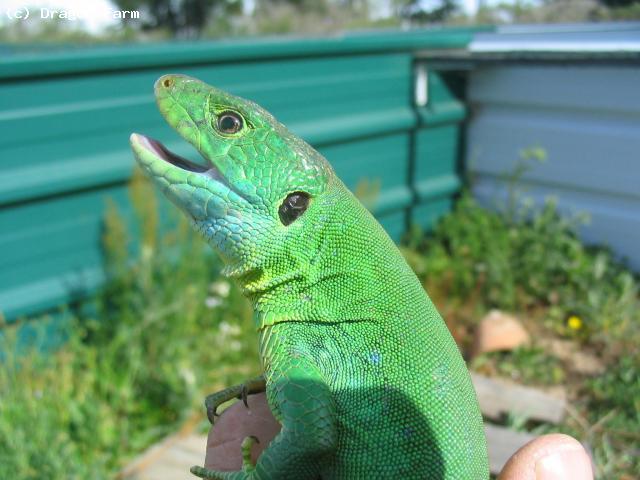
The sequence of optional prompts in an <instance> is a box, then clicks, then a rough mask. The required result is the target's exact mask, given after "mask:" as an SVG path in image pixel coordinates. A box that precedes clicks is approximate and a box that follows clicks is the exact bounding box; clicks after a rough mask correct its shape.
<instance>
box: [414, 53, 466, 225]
mask: <svg viewBox="0 0 640 480" xmlns="http://www.w3.org/2000/svg"><path fill="white" fill-rule="evenodd" d="M418 68H425V69H427V77H426V82H427V89H426V92H427V96H426V104H425V105H424V106H421V107H420V108H418V118H419V129H418V130H417V131H416V133H415V137H414V149H415V157H414V159H413V165H412V180H411V181H412V187H413V189H414V191H415V194H416V204H415V206H414V207H413V208H412V211H411V222H412V223H414V224H416V225H419V226H420V227H422V228H425V229H429V228H431V227H432V226H433V225H434V224H435V223H436V222H437V220H438V219H439V218H440V217H441V216H442V215H443V214H444V213H446V212H448V211H449V210H450V208H451V205H452V201H453V196H454V194H455V193H456V192H457V191H458V190H459V189H460V186H461V181H460V171H459V163H460V162H459V160H460V157H461V153H462V152H461V148H462V147H461V145H462V143H461V140H462V139H461V124H462V122H463V120H464V119H465V116H466V107H465V105H464V103H463V102H462V100H461V98H462V96H463V94H464V93H463V90H464V81H463V79H462V78H461V77H459V76H457V75H455V74H453V73H449V74H448V75H445V74H444V73H441V72H437V71H433V70H431V69H430V68H429V65H428V64H427V63H423V62H420V63H419V67H418ZM418 79H419V76H418V78H417V80H418Z"/></svg>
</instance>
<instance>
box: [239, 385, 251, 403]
mask: <svg viewBox="0 0 640 480" xmlns="http://www.w3.org/2000/svg"><path fill="white" fill-rule="evenodd" d="M247 396H248V389H247V386H246V385H244V384H243V385H242V390H241V391H240V398H241V399H242V403H244V406H245V407H246V408H249V402H248V401H247Z"/></svg>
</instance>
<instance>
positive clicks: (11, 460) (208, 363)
mask: <svg viewBox="0 0 640 480" xmlns="http://www.w3.org/2000/svg"><path fill="white" fill-rule="evenodd" d="M131 194H132V195H131V196H132V198H133V203H134V205H135V209H136V211H137V212H138V222H137V223H136V228H135V229H134V230H133V231H132V230H131V229H130V228H127V226H126V225H125V223H124V221H123V220H122V216H121V215H120V214H119V213H118V211H117V209H116V207H115V206H114V205H111V206H110V207H109V208H108V212H107V216H106V230H105V235H104V245H105V249H106V257H107V258H108V263H107V265H106V268H105V271H106V272H107V275H108V281H107V284H106V285H105V287H104V289H103V290H102V291H101V292H99V294H98V295H97V297H96V299H95V300H94V301H93V302H91V304H89V305H86V306H85V308H82V309H78V310H77V311H74V312H71V311H68V310H67V311H62V312H60V313H57V314H55V315H54V316H53V317H52V318H50V319H49V320H46V319H43V320H42V321H41V320H37V319H36V320H35V321H33V323H34V324H37V325H40V334H41V335H46V331H47V328H49V327H50V326H51V325H52V324H53V323H56V324H64V325H66V326H65V327H64V328H65V329H66V337H67V338H68V339H69V340H68V342H67V343H66V344H65V345H63V346H62V347H61V348H60V349H59V350H58V351H57V352H55V353H53V354H51V353H48V354H44V353H42V352H39V351H35V350H33V351H30V352H29V353H28V354H15V352H16V350H17V344H18V342H19V338H18V337H19V334H18V330H17V328H15V327H12V328H5V329H4V330H5V335H4V337H3V341H2V342H3V343H2V345H0V350H2V351H3V352H5V353H6V356H7V358H6V359H5V361H4V363H3V365H2V368H0V478H11V479H18V480H21V479H35V478H52V479H53V478H111V477H113V475H114V474H115V472H117V471H118V470H119V469H120V468H121V467H122V466H123V465H124V463H125V462H126V461H127V460H128V459H129V458H131V457H132V456H133V455H135V454H137V453H138V452H140V451H141V450H143V449H144V448H146V447H147V446H148V445H150V444H151V443H153V442H154V441H156V440H158V439H159V438H161V437H162V436H164V435H166V434H168V433H169V432H171V431H173V430H175V429H176V428H177V427H178V426H179V425H181V424H182V423H184V422H187V421H190V422H194V421H196V420H194V418H196V419H198V420H201V419H204V418H205V417H204V415H203V407H202V401H203V397H204V395H205V393H210V391H213V390H215V389H219V388H222V387H223V386H226V385H228V384H230V383H233V382H238V381H241V380H242V378H244V377H246V376H249V375H252V374H254V373H255V372H257V371H258V364H257V358H258V357H257V352H256V343H257V341H256V338H255V335H254V333H253V331H252V330H253V320H252V311H251V308H250V306H249V305H248V303H247V302H246V301H245V299H244V298H243V297H242V296H241V294H240V292H239V291H238V290H237V289H236V288H234V287H233V286H231V285H229V284H228V283H227V282H226V280H224V279H221V278H219V274H218V271H219V266H218V262H217V260H216V257H215V256H214V255H213V254H212V253H211V251H210V248H209V247H208V246H207V245H205V244H204V242H202V241H201V240H200V239H199V238H198V237H197V236H196V235H195V234H193V233H192V232H191V228H189V226H188V225H186V224H184V223H179V224H178V225H177V226H176V227H174V228H171V229H169V230H167V231H165V233H162V234H161V233H160V226H159V224H160V223H161V222H159V218H158V214H157V210H156V209H157V206H156V204H155V201H153V200H150V198H153V195H154V194H153V191H152V190H151V189H150V186H149V185H148V184H147V183H146V182H140V181H134V182H133V184H132V188H131ZM136 231H137V232H138V234H139V236H140V238H142V246H141V247H140V248H139V249H138V251H137V252H134V253H133V254H132V253H131V248H130V244H129V240H128V239H130V238H133V237H134V233H135V232H136ZM254 359H255V360H254ZM194 411H199V414H198V415H197V417H193V412H194Z"/></svg>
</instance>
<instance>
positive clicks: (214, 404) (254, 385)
mask: <svg viewBox="0 0 640 480" xmlns="http://www.w3.org/2000/svg"><path fill="white" fill-rule="evenodd" d="M265 388H266V384H265V380H264V376H262V375H260V376H258V377H255V378H251V379H249V380H247V381H246V382H244V383H241V384H240V385H234V386H233V387H229V388H225V389H224V390H221V391H219V392H216V393H212V394H211V395H208V396H207V398H206V399H205V401H204V405H205V407H206V408H207V418H208V419H209V422H210V423H211V424H212V425H213V423H214V421H215V417H217V416H218V407H219V406H220V405H222V404H223V403H225V402H228V401H229V400H233V399H234V398H239V399H241V400H242V403H244V406H245V407H247V408H249V402H248V401H247V397H248V396H249V394H251V393H259V392H264V391H265Z"/></svg>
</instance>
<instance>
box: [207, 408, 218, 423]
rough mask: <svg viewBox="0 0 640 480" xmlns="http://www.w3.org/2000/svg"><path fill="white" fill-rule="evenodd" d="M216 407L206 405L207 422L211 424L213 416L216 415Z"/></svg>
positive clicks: (213, 420)
mask: <svg viewBox="0 0 640 480" xmlns="http://www.w3.org/2000/svg"><path fill="white" fill-rule="evenodd" d="M218 416H219V415H218V407H214V406H213V405H212V406H207V418H208V419H209V423H210V424H211V425H213V424H214V422H215V418H216V417H218Z"/></svg>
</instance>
